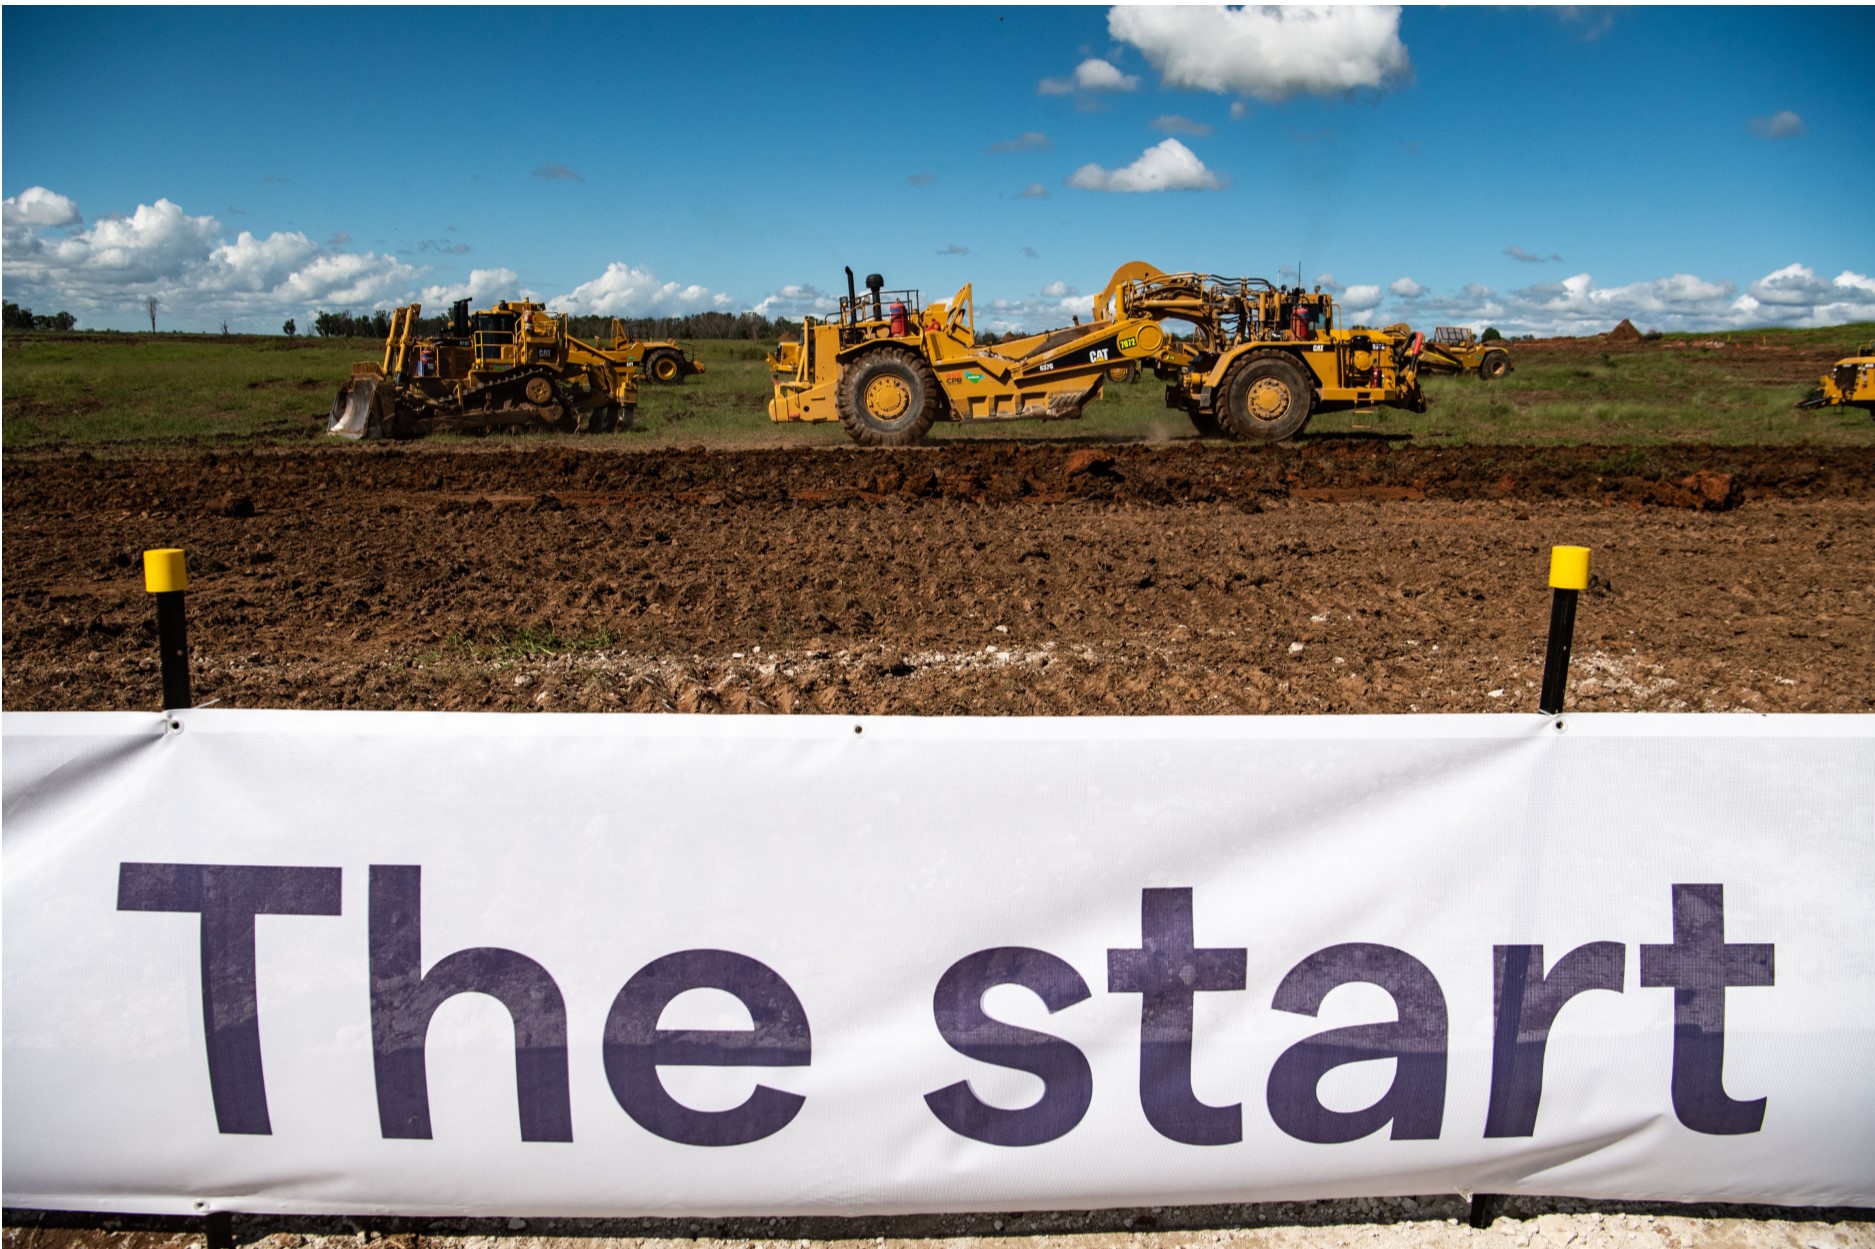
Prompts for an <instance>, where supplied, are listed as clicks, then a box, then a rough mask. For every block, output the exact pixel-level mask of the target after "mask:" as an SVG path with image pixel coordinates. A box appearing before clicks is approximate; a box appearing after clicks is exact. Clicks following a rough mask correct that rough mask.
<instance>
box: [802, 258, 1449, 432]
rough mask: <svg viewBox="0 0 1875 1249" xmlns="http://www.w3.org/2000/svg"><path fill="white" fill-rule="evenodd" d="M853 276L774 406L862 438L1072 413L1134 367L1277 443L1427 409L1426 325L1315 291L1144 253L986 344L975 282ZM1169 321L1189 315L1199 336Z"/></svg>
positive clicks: (1174, 397) (1205, 426)
mask: <svg viewBox="0 0 1875 1249" xmlns="http://www.w3.org/2000/svg"><path fill="white" fill-rule="evenodd" d="M846 275H847V294H846V296H845V297H844V298H843V299H842V300H841V301H840V307H839V313H838V316H837V317H836V318H835V319H833V320H830V321H819V320H816V319H815V318H813V317H806V318H803V323H802V333H801V338H800V341H798V342H784V343H783V344H782V345H781V347H780V348H779V350H778V351H777V353H776V354H775V355H772V356H770V357H769V358H768V360H769V367H770V368H771V369H772V370H773V372H774V374H775V377H774V385H775V394H774V398H773V399H772V400H771V401H770V403H769V405H768V414H769V416H770V418H771V419H773V420H776V421H831V420H838V421H840V422H841V423H842V424H843V425H844V426H845V427H846V430H847V432H848V434H850V435H851V436H852V438H853V440H854V441H856V442H858V443H860V444H861V445H864V446H908V445H910V444H912V443H915V442H917V441H919V440H920V439H922V438H923V437H924V435H925V433H926V432H927V431H928V430H929V429H930V428H931V426H932V425H933V424H934V423H935V422H937V421H939V420H950V421H961V422H975V421H1003V420H1036V419H1039V420H1070V419H1073V418H1076V417H1079V416H1080V415H1081V414H1082V412H1083V411H1084V410H1085V408H1086V406H1087V404H1088V403H1090V402H1092V401H1093V400H1094V399H1095V398H1097V397H1098V396H1099V395H1100V393H1101V388H1102V386H1103V384H1104V383H1105V382H1107V381H1108V380H1110V378H1111V374H1112V371H1114V370H1116V369H1117V368H1119V367H1122V366H1130V365H1131V364H1134V363H1137V364H1141V365H1144V366H1146V367H1150V368H1151V369H1152V370H1153V372H1154V374H1155V375H1157V376H1158V377H1159V378H1160V379H1161V380H1164V381H1166V382H1168V383H1169V384H1168V386H1167V388H1166V405H1167V406H1168V407H1173V408H1179V409H1182V410H1184V411H1185V412H1187V413H1188V414H1189V415H1190V417H1191V420H1192V422H1193V424H1194V425H1196V426H1197V428H1198V430H1199V432H1200V433H1203V434H1210V435H1216V434H1229V435H1230V436H1233V437H1238V438H1247V439H1253V440H1259V441H1275V440H1279V439H1283V438H1288V437H1291V436H1293V435H1294V434H1296V433H1298V432H1300V430H1301V429H1302V427H1303V425H1305V424H1306V423H1307V422H1308V419H1309V417H1310V415H1311V414H1312V413H1313V412H1316V411H1323V410H1329V409H1334V408H1348V407H1356V406H1361V407H1365V406H1372V405H1374V404H1389V405H1392V406H1396V407H1408V408H1413V409H1414V410H1420V409H1421V408H1422V407H1423V402H1422V400H1421V399H1420V394H1419V385H1418V376H1417V363H1418V351H1419V340H1418V338H1417V336H1402V335H1397V334H1390V333H1388V332H1385V331H1375V330H1365V329H1358V330H1343V329H1341V328H1339V327H1337V326H1336V324H1335V311H1334V301H1333V300H1332V298H1330V297H1329V296H1327V295H1323V294H1321V293H1320V292H1319V291H1317V292H1315V293H1314V294H1309V293H1307V292H1304V291H1302V290H1301V289H1300V288H1296V289H1294V290H1283V289H1282V288H1279V287H1275V286H1272V285H1270V284H1269V283H1268V282H1265V281H1263V280H1262V279H1260V278H1228V279H1226V278H1218V277H1214V276H1211V275H1207V274H1195V273H1182V274H1166V273H1164V272H1162V271H1161V270H1159V269H1157V268H1155V267H1153V266H1152V265H1149V264H1145V263H1144V262H1140V261H1135V262H1133V263H1131V264H1127V265H1122V266H1121V267H1120V268H1119V269H1118V270H1116V271H1115V272H1114V275H1113V278H1112V280H1111V281H1109V282H1108V284H1107V287H1106V289H1105V290H1103V291H1102V292H1101V294H1100V295H1099V296H1098V297H1097V298H1096V299H1095V301H1094V308H1093V313H1094V316H1093V320H1092V321H1091V322H1089V323H1088V324H1085V325H1082V324H1078V323H1077V324H1075V325H1072V326H1068V327H1066V328H1063V329H1058V330H1052V331H1049V332H1046V333H1042V334H1034V335H1030V336H1028V337H1026V338H1018V339H1013V340H1010V341H1007V342H1001V343H996V344H994V345H984V346H979V345H977V343H976V333H975V329H976V327H975V320H974V317H975V313H974V308H973V303H972V293H971V288H970V287H969V286H968V285H966V286H964V287H963V288H962V289H961V290H959V291H958V292H957V294H956V295H955V296H953V297H952V298H951V299H950V300H949V301H948V302H940V303H934V304H931V305H929V306H921V304H920V297H919V292H917V291H915V290H896V291H885V290H884V289H883V287H884V280H883V279H882V278H881V277H880V276H879V275H878V274H876V273H875V274H872V275H870V276H868V277H867V279H866V289H867V292H868V295H867V296H866V297H861V296H860V295H859V294H858V293H857V292H856V290H855V289H854V285H853V271H852V270H851V269H848V270H847V271H846ZM1168 320H1170V321H1184V322H1187V323H1189V325H1190V326H1191V332H1190V334H1189V336H1188V337H1186V338H1182V339H1181V338H1179V337H1176V336H1174V335H1173V334H1171V333H1170V332H1168V331H1167V329H1166V327H1165V325H1164V324H1163V322H1165V321H1168Z"/></svg>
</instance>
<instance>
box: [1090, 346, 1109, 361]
mask: <svg viewBox="0 0 1875 1249" xmlns="http://www.w3.org/2000/svg"><path fill="white" fill-rule="evenodd" d="M1106 358H1107V349H1106V348H1105V347H1100V348H1096V349H1095V350H1093V351H1090V352H1088V353H1087V362H1088V363H1089V364H1099V363H1100V362H1101V361H1102V360H1105V359H1106Z"/></svg>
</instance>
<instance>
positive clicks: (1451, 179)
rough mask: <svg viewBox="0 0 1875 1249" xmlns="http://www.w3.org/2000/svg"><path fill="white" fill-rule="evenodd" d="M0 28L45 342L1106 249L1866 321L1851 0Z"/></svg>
mask: <svg viewBox="0 0 1875 1249" xmlns="http://www.w3.org/2000/svg"><path fill="white" fill-rule="evenodd" d="M0 20H3V21H4V40H3V42H0V56H3V57H4V74H3V75H0V91H3V93H4V97H3V101H0V104H3V108H0V183H3V186H0V190H3V192H4V199H5V204H4V211H5V234H4V249H3V251H0V258H3V261H4V286H5V293H6V298H8V299H9V300H12V301H14V302H16V303H20V304H24V305H27V306H29V307H31V308H33V309H34V310H35V311H38V312H53V311H57V310H59V309H67V310H69V311H71V312H73V313H74V314H76V315H77V316H78V318H79V322H80V324H81V325H83V326H87V327H95V328H120V329H134V328H137V327H138V326H139V325H142V326H145V327H147V325H148V320H147V317H146V315H145V313H144V311H143V305H144V301H145V299H146V298H148V297H149V296H152V295H154V296H156V297H157V298H158V299H159V300H160V301H161V308H160V310H159V314H158V324H159V325H160V326H161V327H163V328H168V329H184V330H214V329H217V328H219V326H220V324H221V323H222V322H223V321H226V322H228V323H229V324H230V326H231V327H232V328H234V329H236V330H248V331H262V332H276V331H278V329H279V328H280V324H281V322H282V320H283V319H284V318H286V317H288V316H293V317H296V318H298V319H299V322H300V325H301V326H302V328H303V327H304V326H306V325H307V324H308V323H309V321H310V319H311V316H312V314H313V313H314V312H315V311H317V310H319V309H331V310H339V309H344V310H350V311H363V310H367V309H371V308H377V307H390V306H394V305H396V304H398V303H403V302H409V301H411V300H416V299H420V300H422V302H424V303H425V304H426V305H430V306H431V307H433V308H437V309H440V308H441V307H442V305H444V304H446V303H447V302H448V301H449V300H450V299H453V298H457V297H460V296H463V295H470V296H473V297H474V298H476V299H477V300H478V301H482V300H489V299H495V298H501V297H507V296H513V295H517V294H521V293H527V294H532V295H534V296H537V297H540V298H544V299H546V300H548V301H549V302H550V303H551V304H552V305H553V306H555V307H559V308H565V309H571V310H575V311H581V312H600V313H611V314H615V315H653V314H679V313H684V312H691V311H699V310H704V309H710V308H721V309H724V310H727V311H743V310H748V309H755V310H759V311H763V312H767V313H770V314H785V315H790V316H794V315H799V314H800V313H801V312H803V311H821V310H824V308H825V306H826V300H827V297H828V293H829V292H836V291H837V290H839V289H840V288H841V286H842V283H843V281H844V278H843V276H842V274H841V268H842V266H843V265H849V264H850V265H851V266H852V267H853V268H854V270H855V271H857V272H858V273H859V274H861V275H862V276H863V275H864V274H866V273H867V272H872V271H877V272H880V273H883V274H884V275H885V276H886V278H887V280H888V283H889V284H890V285H893V286H913V287H918V288H921V289H922V290H923V291H924V292H925V295H926V298H942V297H947V296H948V295H949V294H950V293H951V292H952V291H953V290H955V289H956V288H957V287H958V286H960V285H962V284H963V283H964V282H967V281H970V282H974V283H975V288H976V296H977V303H978V315H977V322H978V327H979V329H983V328H993V329H1005V328H1028V329H1040V328H1046V327H1049V326H1052V325H1057V324H1065V323H1066V321H1067V319H1068V317H1069V316H1070V315H1073V314H1075V313H1077V312H1083V313H1084V312H1085V310H1086V307H1087V303H1088V300H1089V298H1090V297H1091V295H1092V294H1093V293H1094V292H1095V291H1097V290H1099V288H1100V287H1101V286H1102V285H1103V284H1104V282H1105V281H1106V279H1107V277H1108V275H1109V274H1110V273H1111V272H1112V270H1113V269H1114V268H1115V267H1116V266H1118V265H1119V264H1121V263H1123V262H1125V261H1129V260H1135V259H1143V260H1149V261H1151V262H1153V263H1154V264H1157V265H1159V266H1160V267H1162V268H1165V269H1168V270H1175V269H1199V270H1204V271H1209V272H1214V273H1223V274H1233V275H1235V274H1249V275H1255V276H1263V277H1268V278H1271V279H1273V280H1274V279H1279V278H1282V277H1288V278H1289V280H1294V274H1295V273H1296V266H1297V265H1298V264H1299V265H1300V266H1301V269H1300V271H1301V274H1302V277H1303V279H1304V280H1305V281H1306V282H1308V283H1309V284H1317V283H1319V284H1322V285H1324V286H1326V287H1329V288H1330V289H1333V290H1335V291H1336V292H1337V293H1338V295H1339V297H1340V299H1341V301H1342V304H1343V307H1344V309H1345V310H1346V319H1348V320H1365V321H1368V322H1369V323H1373V324H1382V323H1386V322H1389V321H1394V320H1406V321H1410V322H1412V323H1413V324H1415V325H1420V326H1429V325H1431V324H1435V323H1437V324H1472V325H1476V326H1483V325H1486V324H1492V325H1497V326H1498V327H1499V328H1500V329H1502V330H1504V331H1505V332H1507V333H1538V334H1549V333H1564V334H1570V333H1598V332H1601V331H1603V330H1606V329H1608V328H1609V327H1611V326H1612V325H1613V324H1614V323H1615V322H1617V321H1619V320H1620V319H1621V318H1623V317H1628V318H1631V319H1632V320H1634V321H1635V323H1636V324H1637V325H1640V326H1641V327H1642V328H1643V329H1652V328H1660V329H1694V330H1697V329H1716V328H1729V327H1734V326H1743V325H1766V324H1794V325H1814V324H1836V323H1840V322H1843V321H1849V320H1868V319H1875V226H1872V224H1871V223H1875V159H1871V158H1870V148H1869V144H1870V136H1871V134H1875V79H1871V77H1870V75H1869V74H1868V73H1867V71H1866V59H1867V58H1866V55H1863V54H1865V53H1866V51H1867V50H1868V49H1869V48H1870V47H1871V46H1875V9H1871V8H1868V7H1837V8H1796V7H1731V8H1691V7H1668V8H1634V9H1629V8H1617V9H1583V8H1566V9H1565V8H1547V9H1504V8H1486V7H1444V8H1406V9H1403V10H1402V9H1393V8H1384V7H1365V8H1362V7H1348V8H1337V9H1334V10H1331V11H1325V10H1319V9H1308V8H1286V9H1283V10H1280V11H1271V10H1261V9H1250V8H1246V9H1240V10H1226V9H1219V8H1210V9H1205V8H1187V9H1174V8H1160V7H1143V8H1133V7H1119V8H1113V9H1107V8H1094V7H1046V8H994V7H933V8H916V7H910V8H907V7H849V8H812V9H805V8H792V7H755V8H709V7H692V8H562V9H533V8H526V9H524V8H508V7H475V6H466V7H447V8H388V7H376V8H361V7H353V8H343V9H333V8H309V7H297V8H296V7H273V8H218V7H189V8H159V7H141V8H96V7H58V8H54V7H22V6H18V5H13V6H9V7H7V8H6V9H5V10H4V16H3V18H0ZM1852 60H1853V61H1854V63H1855V64H1856V65H1858V66H1861V68H1854V69H1850V68H1843V69H1840V70H1833V69H1832V68H1831V66H1832V65H1833V64H1835V63H1836V62H1838V61H1841V62H1842V63H1843V64H1844V65H1845V66H1847V65H1848V64H1849V63H1850V61H1852Z"/></svg>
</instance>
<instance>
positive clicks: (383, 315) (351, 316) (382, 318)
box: [281, 312, 442, 338]
mask: <svg viewBox="0 0 1875 1249" xmlns="http://www.w3.org/2000/svg"><path fill="white" fill-rule="evenodd" d="M436 319H437V320H439V321H440V320H442V318H440V317H439V318H436ZM281 328H282V329H285V327H284V326H282V327H281ZM295 328H297V327H295ZM390 332H391V314H390V313H388V312H367V313H362V314H360V313H353V312H321V313H319V314H318V315H317V316H315V317H314V318H313V333H315V334H317V335H318V336H319V337H321V338H386V337H388V336H389V335H390Z"/></svg>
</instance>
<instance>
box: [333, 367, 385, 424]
mask: <svg viewBox="0 0 1875 1249" xmlns="http://www.w3.org/2000/svg"><path fill="white" fill-rule="evenodd" d="M377 394H378V383H377V379H376V378H371V377H361V378H356V379H354V380H353V381H352V382H350V383H349V384H347V385H346V386H345V387H343V388H342V389H341V390H340V391H339V394H338V398H336V399H334V400H333V401H332V423H331V424H330V425H328V426H327V427H326V433H328V434H336V435H338V436H339V437H340V438H376V437H379V436H380V435H381V434H382V433H383V430H382V429H381V428H380V427H379V425H378V424H377V423H376V422H374V421H373V420H372V419H371V417H372V407H373V404H374V402H375V401H376V399H377Z"/></svg>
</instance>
